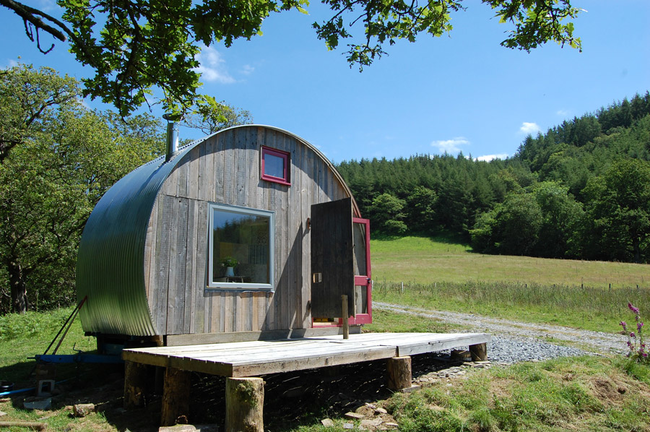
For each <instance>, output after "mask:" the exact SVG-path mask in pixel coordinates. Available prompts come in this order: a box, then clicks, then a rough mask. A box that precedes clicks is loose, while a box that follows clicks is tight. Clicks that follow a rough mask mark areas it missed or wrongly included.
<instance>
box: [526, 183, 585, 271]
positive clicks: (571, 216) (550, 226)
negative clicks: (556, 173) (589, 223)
mask: <svg viewBox="0 0 650 432" xmlns="http://www.w3.org/2000/svg"><path fill="white" fill-rule="evenodd" d="M533 194H534V196H535V199H536V200H537V204H538V205H539V208H540V210H541V212H542V224H541V226H540V229H539V239H538V241H537V243H536V245H535V253H534V255H536V256H541V257H547V258H566V257H569V256H572V257H575V256H578V254H579V252H580V251H579V245H578V243H579V242H578V231H579V230H578V228H579V224H580V223H581V222H582V221H583V216H584V211H583V209H582V206H581V205H580V203H577V202H576V201H575V200H574V199H573V197H572V196H571V195H569V190H568V188H567V187H564V186H561V185H560V184H558V183H556V182H549V181H546V182H541V183H538V184H536V185H535V186H534V188H533Z"/></svg>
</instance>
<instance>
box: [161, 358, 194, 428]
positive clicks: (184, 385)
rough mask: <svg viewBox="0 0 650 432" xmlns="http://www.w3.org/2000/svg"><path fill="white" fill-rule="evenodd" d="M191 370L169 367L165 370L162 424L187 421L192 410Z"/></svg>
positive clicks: (169, 424)
mask: <svg viewBox="0 0 650 432" xmlns="http://www.w3.org/2000/svg"><path fill="white" fill-rule="evenodd" d="M190 378H191V375H190V373H189V372H186V371H183V370H180V369H175V368H171V367H168V368H167V369H166V370H165V383H164V386H163V398H162V410H161V415H160V425H161V426H174V425H175V424H178V423H187V422H188V415H189V411H190V384H191V379H190Z"/></svg>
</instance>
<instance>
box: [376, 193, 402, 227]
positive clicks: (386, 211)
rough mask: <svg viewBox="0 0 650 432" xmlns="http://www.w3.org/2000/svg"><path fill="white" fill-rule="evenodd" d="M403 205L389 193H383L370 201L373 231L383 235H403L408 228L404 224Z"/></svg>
mask: <svg viewBox="0 0 650 432" xmlns="http://www.w3.org/2000/svg"><path fill="white" fill-rule="evenodd" d="M404 207H405V203H404V200H401V199H399V198H397V197H395V196H393V195H391V194H389V193H383V194H381V195H379V196H378V197H377V198H375V199H374V200H373V201H372V206H371V208H370V221H371V222H372V224H373V226H374V227H375V230H376V231H378V232H381V233H383V234H391V235H395V234H396V235H400V234H404V233H405V232H406V230H407V229H408V227H407V226H406V223H404V219H406V213H405V212H404Z"/></svg>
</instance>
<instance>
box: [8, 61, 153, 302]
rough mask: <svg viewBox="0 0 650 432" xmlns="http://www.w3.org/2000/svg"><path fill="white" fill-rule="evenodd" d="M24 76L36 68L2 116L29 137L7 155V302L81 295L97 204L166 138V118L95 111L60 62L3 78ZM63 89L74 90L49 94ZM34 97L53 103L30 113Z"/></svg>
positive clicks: (39, 103) (17, 137)
mask: <svg viewBox="0 0 650 432" xmlns="http://www.w3.org/2000/svg"><path fill="white" fill-rule="evenodd" d="M24 76H31V77H33V78H34V79H33V80H31V82H32V85H30V86H17V87H15V91H14V93H9V92H5V93H2V95H1V96H2V98H1V99H0V106H2V107H5V106H10V107H13V109H15V110H17V112H15V113H14V114H15V116H13V117H11V118H8V119H7V118H0V129H2V130H3V131H4V132H6V136H7V137H8V138H9V140H14V141H19V142H20V145H19V146H16V147H15V148H14V149H13V150H12V151H11V153H10V154H9V155H8V156H6V158H5V159H4V162H3V163H2V164H0V275H1V276H3V279H1V280H0V293H1V296H2V299H3V301H2V303H1V306H0V312H7V311H9V310H12V311H14V312H19V313H21V312H25V311H26V310H27V309H28V308H29V305H30V303H31V304H35V305H37V306H38V305H40V307H42V306H46V307H47V306H57V305H62V304H68V303H69V302H70V301H71V300H73V298H74V267H75V262H76V255H77V247H78V243H79V239H80V236H81V232H82V229H83V227H84V224H85V222H86V220H87V218H88V216H89V215H90V212H91V211H92V209H93V208H94V206H95V204H96V203H97V201H98V200H99V198H100V197H101V196H102V195H103V193H104V192H105V191H106V190H107V189H108V188H109V187H110V186H111V185H112V184H113V183H114V182H115V181H117V180H118V179H119V178H121V177H122V176H123V175H125V174H126V173H128V172H129V171H131V170H132V169H133V168H135V167H137V166H139V165H141V164H143V163H144V162H146V161H148V160H150V159H151V158H152V157H153V156H155V155H157V154H159V153H160V152H161V151H162V148H163V147H164V138H163V136H162V135H161V134H160V132H161V131H162V127H161V125H160V122H159V121H157V120H154V119H152V118H151V117H150V116H139V117H136V118H133V119H130V120H131V122H130V123H128V124H125V123H123V121H122V120H121V117H120V116H118V115H115V114H110V113H96V112H93V111H90V110H88V109H86V108H84V107H83V105H82V104H81V103H80V91H79V87H78V83H77V82H76V81H75V80H73V79H72V78H68V77H65V78H61V77H59V76H58V75H56V73H55V72H54V71H52V70H51V69H48V68H42V69H41V70H39V71H35V70H33V69H32V68H30V67H25V66H18V67H15V68H11V69H8V70H6V71H5V72H4V73H3V74H2V75H1V76H0V88H3V87H4V86H7V85H9V84H11V83H15V82H17V80H18V79H19V78H20V77H24ZM41 87H42V88H41ZM45 90H47V91H45ZM62 93H66V94H69V95H70V97H67V98H64V99H60V100H59V101H60V102H59V103H50V104H46V103H45V102H44V101H47V100H50V99H49V97H50V95H51V94H62ZM32 107H43V109H42V110H39V111H37V112H36V113H33V115H29V114H30V113H31V110H32V109H33V108H32ZM20 119H23V123H22V124H21V123H20ZM9 126H10V127H9ZM12 131H13V132H14V135H12V134H11V132H12ZM5 299H8V300H9V301H8V302H5Z"/></svg>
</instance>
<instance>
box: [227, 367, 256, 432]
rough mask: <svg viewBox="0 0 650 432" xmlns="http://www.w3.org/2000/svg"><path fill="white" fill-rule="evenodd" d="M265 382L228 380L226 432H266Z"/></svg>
mask: <svg viewBox="0 0 650 432" xmlns="http://www.w3.org/2000/svg"><path fill="white" fill-rule="evenodd" d="M263 408H264V380H263V379H262V378H227V379H226V432H241V431H245V432H264V418H263V412H264V410H263Z"/></svg>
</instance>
